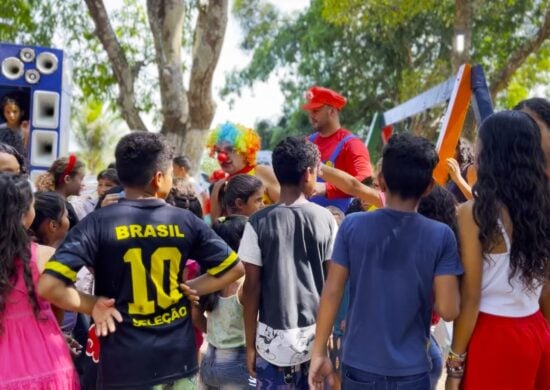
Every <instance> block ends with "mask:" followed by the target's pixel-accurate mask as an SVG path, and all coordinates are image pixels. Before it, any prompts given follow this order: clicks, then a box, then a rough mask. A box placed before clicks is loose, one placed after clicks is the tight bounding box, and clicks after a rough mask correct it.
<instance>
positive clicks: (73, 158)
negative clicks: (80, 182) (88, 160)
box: [57, 154, 76, 184]
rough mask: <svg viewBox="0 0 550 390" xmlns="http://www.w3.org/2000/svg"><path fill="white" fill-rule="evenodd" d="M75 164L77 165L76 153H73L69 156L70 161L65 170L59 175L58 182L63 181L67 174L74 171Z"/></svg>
mask: <svg viewBox="0 0 550 390" xmlns="http://www.w3.org/2000/svg"><path fill="white" fill-rule="evenodd" d="M75 165H76V155H74V154H71V155H70V156H69V163H68V164H67V167H66V168H65V170H64V171H63V174H62V175H61V176H60V177H59V183H57V184H61V183H63V180H65V176H67V175H70V174H71V172H72V170H73V168H74V166H75Z"/></svg>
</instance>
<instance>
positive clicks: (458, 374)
mask: <svg viewBox="0 0 550 390" xmlns="http://www.w3.org/2000/svg"><path fill="white" fill-rule="evenodd" d="M465 363H466V352H464V353H461V354H458V353H455V352H453V351H452V350H450V351H449V356H448V357H447V362H446V364H445V365H446V366H447V376H448V377H450V378H457V379H460V378H462V377H463V376H464V366H465Z"/></svg>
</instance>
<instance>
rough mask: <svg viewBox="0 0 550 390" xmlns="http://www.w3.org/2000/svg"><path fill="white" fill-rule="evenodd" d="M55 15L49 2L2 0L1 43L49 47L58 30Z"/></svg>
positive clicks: (0, 3)
mask: <svg viewBox="0 0 550 390" xmlns="http://www.w3.org/2000/svg"><path fill="white" fill-rule="evenodd" d="M54 15H55V11H54V8H53V7H52V4H50V2H49V1H40V0H2V1H1V2H0V42H10V43H19V44H22V45H23V44H27V45H47V44H49V43H50V42H51V39H52V37H53V35H54V32H55V29H56V23H55V18H54V17H53V16H54Z"/></svg>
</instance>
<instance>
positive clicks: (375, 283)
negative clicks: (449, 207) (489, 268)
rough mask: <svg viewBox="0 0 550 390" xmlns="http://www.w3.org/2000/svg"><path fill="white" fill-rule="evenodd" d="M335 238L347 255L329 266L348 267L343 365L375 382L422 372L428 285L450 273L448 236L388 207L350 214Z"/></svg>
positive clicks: (452, 244) (451, 253)
mask: <svg viewBox="0 0 550 390" xmlns="http://www.w3.org/2000/svg"><path fill="white" fill-rule="evenodd" d="M340 231H341V233H340V234H341V235H342V237H343V240H344V243H345V246H346V248H348V255H347V256H346V257H345V258H344V257H341V258H338V259H335V260H336V261H338V262H345V263H346V264H347V266H348V269H349V281H350V291H351V296H350V307H349V314H348V318H347V322H346V324H347V325H346V335H345V336H344V346H343V351H344V354H343V361H344V362H346V364H348V365H351V366H353V367H355V368H359V369H361V370H365V371H369V372H375V373H377V374H381V375H391V376H401V375H412V374H417V373H419V372H423V371H428V370H429V367H430V362H429V360H428V356H427V354H426V345H427V344H428V340H429V336H430V333H429V328H430V322H431V313H432V307H433V304H432V302H433V293H432V291H433V279H434V276H436V275H438V274H440V273H444V272H445V271H454V270H455V267H456V265H455V264H453V265H452V267H451V268H450V269H449V268H448V266H447V265H446V264H447V262H449V261H451V260H456V255H457V253H456V240H455V238H454V234H453V232H452V231H451V229H450V228H448V227H447V226H446V225H444V224H442V223H439V222H436V221H432V220H429V219H427V218H425V217H423V216H421V215H420V214H418V213H416V212H404V211H398V210H393V209H389V208H384V209H379V210H375V211H372V212H370V213H356V214H353V215H349V216H348V217H346V219H345V220H344V222H343V223H342V226H341V227H340ZM338 254H339V255H342V253H338ZM443 256H445V257H443ZM453 256H454V257H453ZM382 335H383V337H378V336H382ZM359 345H360V346H361V347H360V348H359V347H357V346H359Z"/></svg>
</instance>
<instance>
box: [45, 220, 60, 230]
mask: <svg viewBox="0 0 550 390" xmlns="http://www.w3.org/2000/svg"><path fill="white" fill-rule="evenodd" d="M57 226H58V223H57V222H56V221H54V220H53V219H50V221H49V222H48V225H47V227H48V230H49V231H50V232H54V231H55V230H56V229H57Z"/></svg>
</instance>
